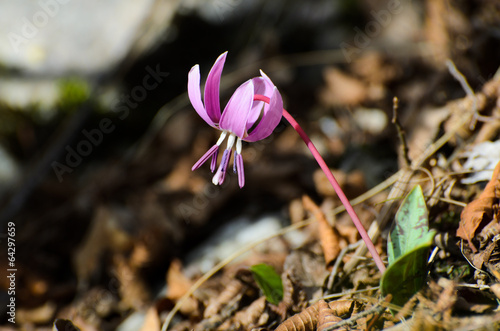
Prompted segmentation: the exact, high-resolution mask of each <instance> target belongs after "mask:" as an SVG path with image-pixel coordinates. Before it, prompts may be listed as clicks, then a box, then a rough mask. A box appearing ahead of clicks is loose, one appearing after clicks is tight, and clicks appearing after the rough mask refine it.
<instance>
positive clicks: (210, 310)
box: [203, 279, 246, 318]
mask: <svg viewBox="0 0 500 331" xmlns="http://www.w3.org/2000/svg"><path fill="white" fill-rule="evenodd" d="M244 287H246V285H244V284H243V283H241V282H240V281H239V280H237V279H233V280H231V281H230V282H229V283H228V284H227V286H226V288H225V289H224V290H223V291H222V292H221V293H220V294H219V296H217V297H216V298H213V299H211V300H210V302H209V303H208V305H207V308H205V311H204V312H203V317H204V318H210V317H211V316H213V315H216V314H218V313H219V312H220V311H221V309H222V307H224V305H227V304H228V302H230V301H231V299H233V298H234V297H236V296H237V295H238V294H240V293H242V292H244Z"/></svg>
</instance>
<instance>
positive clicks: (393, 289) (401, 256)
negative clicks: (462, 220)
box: [380, 185, 435, 306]
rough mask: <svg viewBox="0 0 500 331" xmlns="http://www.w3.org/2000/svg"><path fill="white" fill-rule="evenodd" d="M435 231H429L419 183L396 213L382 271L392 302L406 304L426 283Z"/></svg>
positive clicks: (384, 292)
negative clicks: (428, 261)
mask: <svg viewBox="0 0 500 331" xmlns="http://www.w3.org/2000/svg"><path fill="white" fill-rule="evenodd" d="M434 235H435V231H434V230H432V231H429V220H428V212H427V206H426V205H425V199H424V195H423V193H422V188H421V187H420V186H419V185H417V186H415V187H414V188H413V190H412V191H411V192H410V193H409V194H408V195H407V196H406V198H405V199H404V200H403V202H402V203H401V206H400V207H399V210H398V212H397V213H396V218H395V224H394V228H393V229H392V230H391V232H390V234H389V239H388V242H387V255H388V257H389V267H388V268H387V270H386V271H385V272H384V274H383V275H382V279H381V280H380V287H381V290H382V294H383V295H384V296H385V295H387V294H392V296H393V298H392V303H393V304H396V305H399V306H403V305H404V304H405V303H406V301H408V299H410V298H411V296H413V294H415V293H416V292H417V291H418V290H420V288H421V287H422V286H423V285H424V284H425V279H426V276H427V258H428V253H429V248H430V247H431V246H432V239H433V238H434Z"/></svg>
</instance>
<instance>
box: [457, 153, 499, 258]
mask: <svg viewBox="0 0 500 331" xmlns="http://www.w3.org/2000/svg"><path fill="white" fill-rule="evenodd" d="M499 198H500V162H499V163H498V164H497V165H496V167H495V170H494V171H493V176H492V177H491V180H490V181H489V182H488V184H487V185H486V187H485V188H484V191H483V192H482V193H481V194H480V195H479V197H478V198H477V199H476V200H474V201H472V202H470V203H469V204H468V205H467V206H465V208H464V210H463V211H462V214H461V215H460V224H459V226H458V230H457V236H458V237H460V238H462V239H464V240H467V242H468V243H469V247H470V248H471V249H472V251H473V252H474V253H476V252H477V248H476V246H475V245H474V244H473V243H472V239H474V237H475V235H476V232H477V231H478V230H480V229H482V228H483V227H484V226H485V225H486V224H488V223H489V222H490V221H491V220H492V219H493V208H494V206H498V203H499Z"/></svg>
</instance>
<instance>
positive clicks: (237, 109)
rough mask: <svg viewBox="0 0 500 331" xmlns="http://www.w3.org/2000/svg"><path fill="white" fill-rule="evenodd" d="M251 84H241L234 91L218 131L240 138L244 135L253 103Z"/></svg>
mask: <svg viewBox="0 0 500 331" xmlns="http://www.w3.org/2000/svg"><path fill="white" fill-rule="evenodd" d="M253 95H254V92H253V83H252V81H251V80H248V81H246V82H245V83H243V84H241V85H240V87H238V88H237V89H236V91H234V94H233V95H232V96H231V99H229V102H228V103H227V105H226V108H225V109H224V112H223V113H222V116H221V119H220V125H219V127H220V129H221V130H227V131H230V132H232V133H234V134H235V135H236V136H238V137H240V138H242V137H243V136H244V135H245V133H246V124H247V119H248V113H249V112H250V109H251V108H252V103H253Z"/></svg>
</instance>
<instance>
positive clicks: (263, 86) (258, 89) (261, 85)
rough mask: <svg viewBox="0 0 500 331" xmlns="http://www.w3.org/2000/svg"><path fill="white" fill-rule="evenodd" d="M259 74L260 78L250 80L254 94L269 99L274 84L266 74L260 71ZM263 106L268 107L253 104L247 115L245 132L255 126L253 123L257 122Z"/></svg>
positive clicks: (259, 102)
mask: <svg viewBox="0 0 500 331" xmlns="http://www.w3.org/2000/svg"><path fill="white" fill-rule="evenodd" d="M260 73H261V75H262V77H255V78H253V79H252V82H253V85H254V94H260V95H264V96H266V97H268V98H271V95H272V94H273V90H274V84H273V82H272V81H271V79H269V77H267V76H266V74H265V73H264V72H262V70H261V71H260ZM263 106H268V105H267V104H266V103H265V102H263V101H254V102H253V105H252V110H251V111H250V114H249V115H248V121H247V130H249V129H250V128H251V127H252V126H253V125H254V124H255V122H257V120H258V119H259V117H260V115H261V113H262V107H263Z"/></svg>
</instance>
